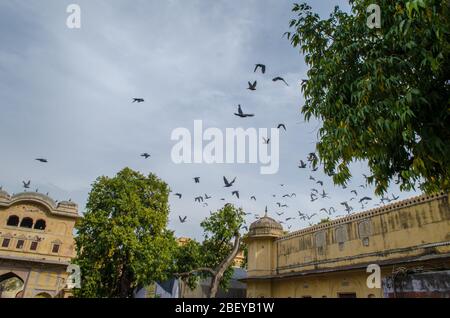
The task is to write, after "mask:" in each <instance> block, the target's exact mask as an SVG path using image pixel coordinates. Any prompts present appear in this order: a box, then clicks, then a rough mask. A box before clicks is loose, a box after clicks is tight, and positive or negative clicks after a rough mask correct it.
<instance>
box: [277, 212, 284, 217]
mask: <svg viewBox="0 0 450 318" xmlns="http://www.w3.org/2000/svg"><path fill="white" fill-rule="evenodd" d="M276 213H277V215H278V216H281V215H283V214H284V212H276Z"/></svg>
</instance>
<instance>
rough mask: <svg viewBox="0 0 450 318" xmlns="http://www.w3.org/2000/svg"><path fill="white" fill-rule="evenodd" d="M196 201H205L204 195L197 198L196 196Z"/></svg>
mask: <svg viewBox="0 0 450 318" xmlns="http://www.w3.org/2000/svg"><path fill="white" fill-rule="evenodd" d="M194 201H195V202H199V203H200V202H203V197H202V196H199V197H195V198H194Z"/></svg>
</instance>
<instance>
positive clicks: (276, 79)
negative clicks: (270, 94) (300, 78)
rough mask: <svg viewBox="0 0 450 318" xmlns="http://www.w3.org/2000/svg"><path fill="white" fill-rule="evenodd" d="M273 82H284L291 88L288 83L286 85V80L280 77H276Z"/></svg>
mask: <svg viewBox="0 0 450 318" xmlns="http://www.w3.org/2000/svg"><path fill="white" fill-rule="evenodd" d="M272 81H274V82H276V81H283V82H284V84H286V86H289V84H288V83H286V81H285V80H284V78H282V77H279V76H277V77H274V78H273V79H272Z"/></svg>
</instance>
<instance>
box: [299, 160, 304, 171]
mask: <svg viewBox="0 0 450 318" xmlns="http://www.w3.org/2000/svg"><path fill="white" fill-rule="evenodd" d="M298 167H299V168H300V169H305V168H306V163H305V162H303V160H300V163H299V165H298Z"/></svg>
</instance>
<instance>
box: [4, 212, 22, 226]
mask: <svg viewBox="0 0 450 318" xmlns="http://www.w3.org/2000/svg"><path fill="white" fill-rule="evenodd" d="M6 225H8V226H18V225H19V217H18V216H17V215H11V216H10V217H9V218H8V221H6Z"/></svg>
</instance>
